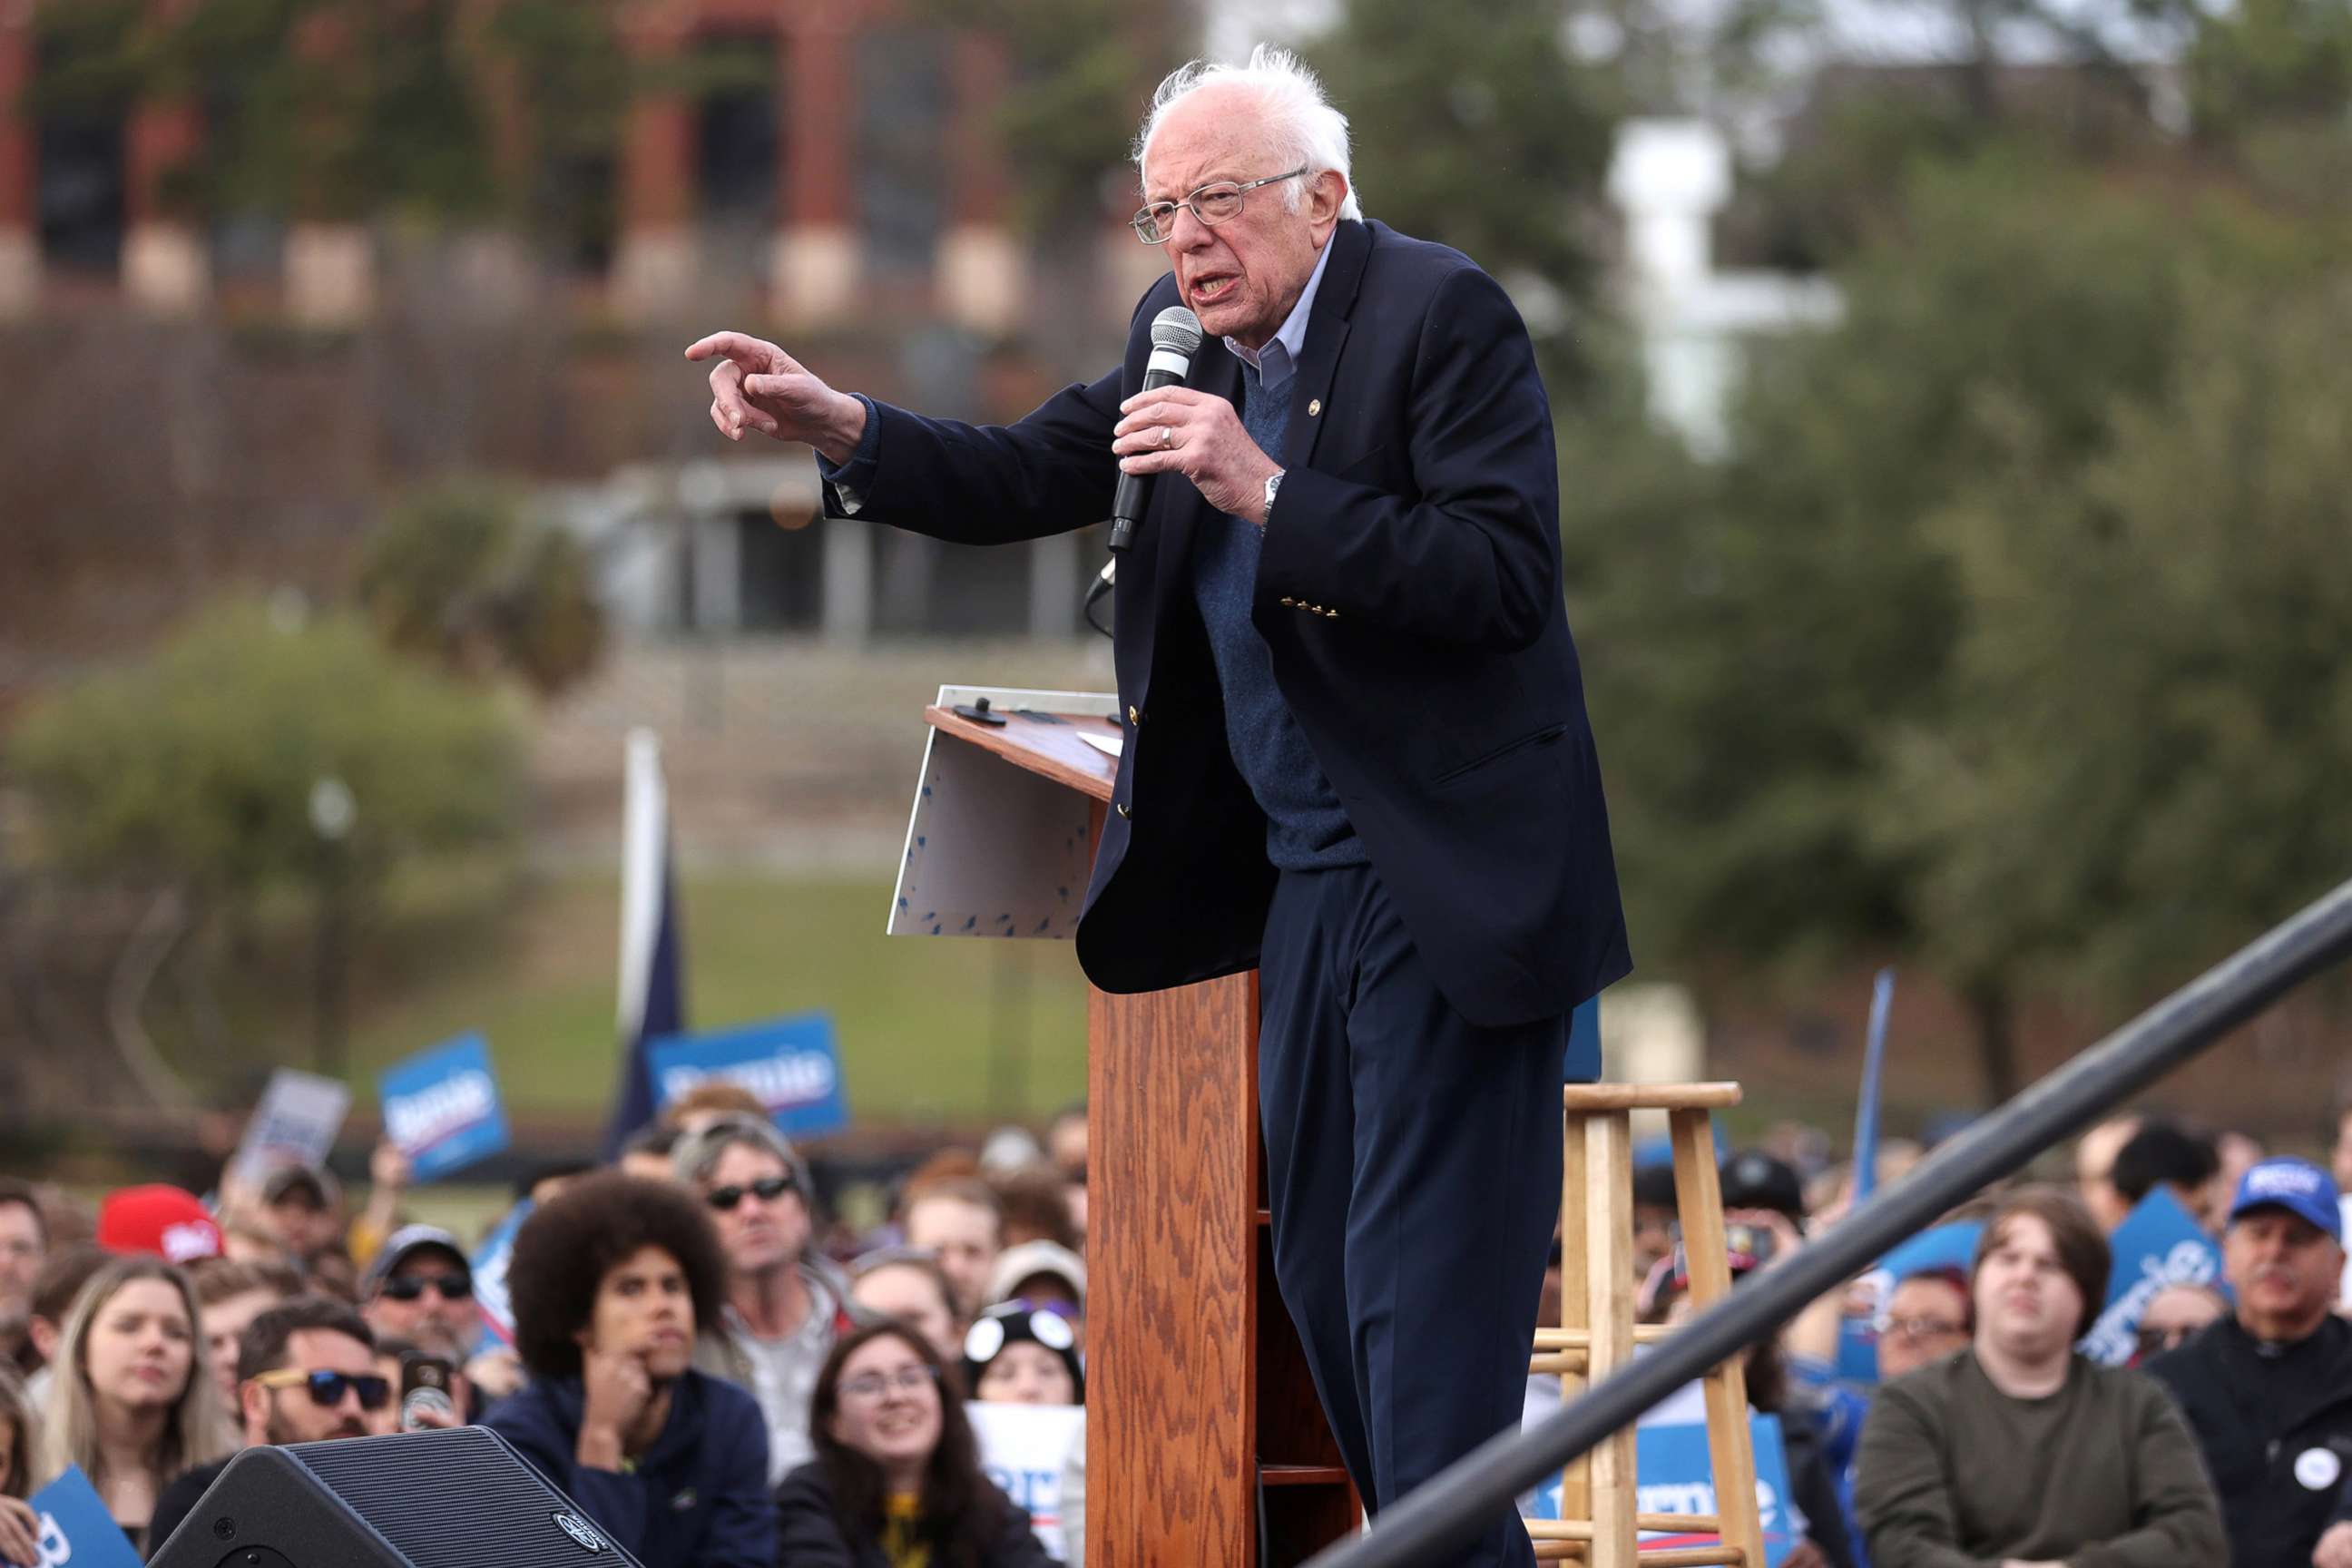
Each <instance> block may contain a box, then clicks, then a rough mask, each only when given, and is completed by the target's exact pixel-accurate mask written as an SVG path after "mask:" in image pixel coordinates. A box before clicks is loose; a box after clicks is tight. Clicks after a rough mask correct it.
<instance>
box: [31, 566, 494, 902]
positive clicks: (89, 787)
mask: <svg viewBox="0 0 2352 1568" xmlns="http://www.w3.org/2000/svg"><path fill="white" fill-rule="evenodd" d="M8 756H9V762H10V763H11V765H12V768H13V770H14V771H15V773H16V775H17V777H18V778H19V779H20V780H21V781H22V783H23V784H24V785H25V788H26V791H27V793H28V795H29V796H30V798H31V799H32V801H33V802H34V804H35V805H36V808H37V815H38V830H37V844H38V846H39V847H40V848H41V850H42V851H43V852H44V853H45V856H46V858H48V859H50V860H51V861H53V862H54V863H56V864H57V865H58V866H59V867H61V868H65V869H68V870H71V871H76V872H80V873H86V874H93V875H105V876H114V877H121V878H124V879H130V880H132V881H134V882H140V883H147V884H150V885H154V884H161V885H165V886H173V885H176V886H179V887H181V888H184V889H186V890H188V891H189V892H190V893H191V894H192V895H193V896H194V898H195V899H196V900H198V902H199V904H200V905H205V906H209V905H213V904H215V903H219V902H230V903H235V902H239V901H243V900H250V899H252V898H254V897H255V896H257V895H258V894H260V893H262V892H264V891H267V890H268V889H271V888H273V887H278V886H283V885H288V884H299V883H303V882H305V881H307V880H308V879H309V878H310V876H311V875H312V873H313V871H314V868H315V867H316V865H317V863H318V858H319V837H318V830H317V829H316V828H315V827H314V826H313V825H312V823H311V819H310V810H311V806H310V801H311V793H312V790H313V789H314V787H315V786H316V785H317V784H319V782H320V781H321V780H323V779H340V780H341V782H342V784H344V786H345V787H346V788H348V789H349V790H350V792H351V795H352V800H353V802H354V803H355V805H356V814H355V816H354V819H353V823H352V828H351V832H350V836H349V837H348V839H347V840H346V842H345V850H346V853H347V858H348V861H349V864H350V866H351V868H352V871H353V872H354V874H355V877H356V879H357V881H358V882H359V885H360V886H361V887H362V888H364V887H365V886H366V885H367V884H368V883H370V882H372V881H373V880H375V879H380V878H381V877H382V876H383V874H384V873H385V872H386V871H387V870H388V869H389V868H390V867H391V866H392V865H393V864H394V861H396V860H401V859H404V858H410V857H416V856H432V855H439V854H446V853H455V852H459V851H482V850H493V851H495V850H499V849H503V848H507V847H511V845H512V844H513V842H514V838H515V835H516V832H517V830H518V828H519V826H520V812H519V808H520V792H521V784H522V774H521V749H520V736H519V732H518V729H517V726H516V723H515V720H514V716H513V715H512V713H511V712H510V711H509V709H508V707H507V706H506V705H505V704H504V703H503V702H502V701H501V700H499V699H498V698H497V697H496V696H494V695H491V694H488V693H483V692H479V691H474V690H469V689H465V688H463V687H459V686H456V685H453V684H451V683H450V682H448V681H446V680H443V679H437V678H436V677H434V676H431V675H428V674H426V673H425V672H423V671H420V670H417V669H415V668H411V667H410V666H409V665H407V664H405V663H404V662H402V661H401V660H399V659H397V658H394V657H393V656H392V655H391V654H390V653H388V652H387V651H386V650H385V649H384V647H383V645H382V644H381V643H380V642H379V641H378V640H377V639H376V637H374V635H373V633H372V632H370V631H369V629H368V628H367V626H365V625H363V624H362V623H361V622H359V621H358V620H356V619H353V618H351V617H347V616H335V617H330V618H325V619H321V620H319V621H316V622H312V623H310V624H307V625H302V626H295V627H293V628H291V629H288V628H287V626H286V625H285V617H283V616H278V617H276V618H273V616H272V615H271V613H270V612H269V610H268V609H267V608H265V607H264V606H262V605H258V604H255V603H250V602H237V603H233V604H229V605H223V606H221V607H219V608H216V609H215V610H214V611H212V612H210V613H208V614H206V615H205V616H201V617H200V618H198V619H197V620H195V621H194V622H193V623H192V624H190V625H189V626H186V627H185V628H184V629H183V630H181V631H180V632H178V633H177V634H176V635H174V636H173V637H171V638H169V639H168V640H167V641H165V642H164V643H163V644H162V645H161V646H160V647H157V648H156V649H155V651H154V652H152V654H150V655H149V656H147V657H146V658H142V659H141V660H140V661H139V662H137V663H135V664H131V665H127V666H124V667H121V668H117V669H113V670H109V671H105V672H102V673H99V674H95V675H92V676H89V677H87V678H85V679H81V680H78V681H76V682H74V683H72V684H71V685H68V686H67V687H64V688H62V689H58V691H56V692H54V693H53V694H51V695H49V696H47V697H46V698H44V699H42V700H40V701H39V702H38V703H37V705H36V706H34V707H33V708H32V709H31V710H29V711H28V712H27V713H26V716H25V717H24V719H23V720H22V721H21V722H20V723H19V724H18V725H17V727H16V733H15V734H14V736H13V737H12V739H11V742H10V744H9V747H8Z"/></svg>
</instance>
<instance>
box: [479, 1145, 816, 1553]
mask: <svg viewBox="0 0 2352 1568" xmlns="http://www.w3.org/2000/svg"><path fill="white" fill-rule="evenodd" d="M726 1289H727V1257H726V1253H725V1252H724V1251H723V1250H722V1249H721V1247H720V1246H719V1237H718V1234H717V1232H715V1231H714V1230H713V1229H712V1228H711V1224H710V1218H709V1210H708V1209H707V1208H706V1207H705V1205H703V1204H702V1202H701V1201H700V1200H699V1199H698V1198H697V1197H696V1196H695V1195H694V1194H691V1193H689V1192H688V1191H687V1190H686V1189H685V1188H683V1187H681V1186H679V1185H677V1184H676V1183H674V1182H655V1181H647V1180H645V1179H644V1178H642V1177H637V1176H629V1175H624V1174H623V1173H620V1172H618V1171H613V1172H607V1173H603V1174H600V1175H594V1176H589V1177H585V1178H583V1180H581V1181H579V1182H577V1183H574V1184H572V1186H570V1187H569V1188H567V1189H566V1190H565V1191H564V1192H563V1194H562V1195H561V1196H559V1197H557V1198H555V1199H553V1200H552V1201H551V1202H549V1203H547V1204H544V1205H541V1206H540V1207H539V1208H537V1209H535V1210H533V1211H532V1213H531V1215H530V1218H529V1219H527V1220H525V1221H524V1222H523V1224H522V1228H521V1229H520V1230H519V1231H518V1232H517V1233H516V1235H515V1242H514V1252H513V1255H512V1258H511V1260H510V1261H509V1264H508V1268H507V1290H508V1295H509V1300H510V1301H511V1303H512V1306H513V1310H514V1321H515V1348H516V1349H517V1350H518V1351H520V1352H521V1354H522V1362H523V1365H524V1366H525V1367H526V1368H528V1369H529V1370H530V1377H531V1381H530V1384H529V1385H528V1386H527V1387H525V1388H524V1389H523V1390H522V1391H521V1392H520V1393H519V1394H514V1395H512V1396H511V1397H509V1398H508V1399H505V1400H503V1401H501V1402H500V1403H499V1404H498V1405H495V1406H493V1407H492V1408H491V1410H490V1413H489V1415H488V1418H487V1419H486V1420H485V1421H484V1423H483V1425H485V1426H488V1427H489V1428H490V1429H491V1430H492V1431H494V1432H496V1433H498V1434H499V1436H502V1437H504V1438H506V1440H507V1441H508V1442H509V1443H512V1444H513V1445H514V1446H515V1447H516V1448H518V1449H519V1450H520V1451H521V1453H522V1456H523V1458H526V1459H529V1460H530V1462H531V1464H532V1466H533V1467H535V1468H537V1469H538V1470H539V1472H540V1473H541V1475H543V1476H545V1477H546V1478H547V1479H549V1480H550V1481H551V1482H552V1483H553V1484H554V1485H555V1487H556V1488H557V1489H559V1490H561V1491H562V1492H563V1493H565V1494H566V1495H567V1496H569V1497H570V1498H571V1499H572V1500H573V1501H574V1502H576V1503H578V1504H579V1505H580V1507H581V1510H583V1512H585V1513H586V1514H587V1515H588V1517H589V1518H590V1520H592V1521H594V1523H595V1524H596V1526H597V1528H599V1529H600V1530H602V1531H604V1533H605V1534H607V1535H608V1536H610V1537H612V1539H613V1541H614V1543H615V1544H617V1545H619V1546H621V1547H623V1548H624V1549H625V1550H626V1551H627V1552H629V1553H630V1554H631V1555H632V1556H634V1557H635V1558H636V1560H637V1561H638V1562H640V1563H644V1564H645V1565H646V1568H774V1563H775V1562H776V1528H775V1506H774V1504H773V1502H772V1500H770V1498H769V1495H768V1432H767V1426H766V1424H765V1422H764V1421H762V1419H761V1415H760V1406H759V1404H758V1402H757V1401H755V1400H753V1399H752V1397H751V1395H750V1394H746V1393H745V1392H743V1390H741V1389H740V1388H738V1387H736V1386H735V1385H734V1384H730V1383H726V1382H722V1381H721V1380H719V1379H718V1378H715V1377H711V1376H709V1375H707V1374H705V1373H699V1372H697V1371H695V1370H694V1368H693V1365H692V1363H693V1360H694V1346H695V1341H696V1339H697V1338H698V1336H699V1335H702V1334H707V1333H709V1332H710V1331H712V1330H713V1329H714V1328H716V1327H717V1325H718V1322H719V1306H720V1303H721V1302H722V1301H723V1300H724V1299H725V1294H726Z"/></svg>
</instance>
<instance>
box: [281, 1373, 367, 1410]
mask: <svg viewBox="0 0 2352 1568" xmlns="http://www.w3.org/2000/svg"><path fill="white" fill-rule="evenodd" d="M253 1381H254V1382H256V1383H257V1384H261V1386H262V1387H264V1388H302V1389H307V1390H309V1391H310V1403H311V1404H313V1405H317V1406H318V1407H319V1408H320V1409H321V1410H332V1409H333V1408H334V1407H335V1406H336V1405H341V1403H342V1402H343V1395H344V1394H358V1395H359V1396H360V1408H361V1409H362V1410H381V1409H383V1407H384V1406H385V1405H388V1404H390V1403H391V1402H392V1384H390V1383H389V1382H387V1381H386V1380H385V1379H383V1378H381V1377H378V1376H376V1375H375V1374H374V1373H364V1372H363V1373H357V1374H356V1375H354V1374H353V1373H347V1372H304V1371H303V1370H302V1369H301V1368H299V1367H292V1366H288V1367H280V1368H278V1370H277V1371H275V1372H265V1373H259V1374H258V1375H257V1376H256V1377H255V1378H254V1380H253Z"/></svg>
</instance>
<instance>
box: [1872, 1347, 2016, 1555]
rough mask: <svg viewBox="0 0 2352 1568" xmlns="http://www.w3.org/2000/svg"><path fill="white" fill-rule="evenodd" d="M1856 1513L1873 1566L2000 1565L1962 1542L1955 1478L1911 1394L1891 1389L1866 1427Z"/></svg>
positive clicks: (1880, 1393)
mask: <svg viewBox="0 0 2352 1568" xmlns="http://www.w3.org/2000/svg"><path fill="white" fill-rule="evenodd" d="M1853 1510H1854V1512H1855V1514H1856V1515H1857V1516H1859V1517H1860V1519H1861V1520H1862V1528H1863V1533H1864V1536H1865V1537H1866V1538H1867V1543H1866V1551H1867V1553H1868V1555H1869V1558H1870V1562H1871V1568H1996V1564H1994V1563H1992V1562H1990V1560H1988V1559H1986V1558H1981V1557H1971V1556H1969V1554H1968V1553H1967V1552H1963V1551H1961V1550H1960V1549H1959V1547H1958V1544H1956V1542H1955V1537H1956V1536H1957V1535H1958V1524H1957V1522H1956V1521H1954V1519H1953V1516H1952V1492H1951V1482H1950V1479H1949V1478H1948V1477H1947V1476H1946V1475H1945V1474H1944V1459H1943V1452H1942V1446H1941V1445H1940V1444H1939V1443H1937V1440H1936V1436H1935V1430H1934V1423H1933V1422H1932V1421H1931V1420H1930V1419H1929V1418H1928V1417H1927V1415H1926V1413H1925V1412H1923V1411H1922V1410H1921V1409H1920V1408H1919V1406H1918V1405H1917V1404H1916V1401H1915V1396H1914V1395H1913V1394H1911V1393H1910V1391H1908V1390H1906V1389H1903V1388H1898V1387H1895V1386H1892V1385H1890V1386H1888V1387H1885V1388H1882V1389H1880V1390H1879V1391H1878V1402H1877V1404H1875V1405H1873V1406H1872V1407H1871V1412H1870V1418H1869V1419H1868V1420H1867V1421H1865V1422H1864V1424H1863V1428H1862V1449H1861V1453H1860V1455H1859V1457H1858V1458H1857V1460H1856V1471H1855V1476H1854V1483H1853Z"/></svg>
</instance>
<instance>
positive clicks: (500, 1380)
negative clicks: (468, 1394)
mask: <svg viewBox="0 0 2352 1568" xmlns="http://www.w3.org/2000/svg"><path fill="white" fill-rule="evenodd" d="M466 1383H467V1386H469V1387H471V1388H472V1389H473V1391H474V1393H475V1394H476V1395H477V1396H478V1397H479V1398H480V1400H481V1401H482V1403H483V1405H485V1406H487V1405H495V1404H497V1403H498V1402H499V1400H501V1399H504V1398H505V1397H506V1396H507V1395H509V1394H512V1393H513V1392H514V1391H515V1390H516V1389H518V1388H520V1387H521V1386H522V1384H523V1374H522V1358H521V1357H520V1356H519V1355H517V1354H515V1352H513V1350H512V1349H510V1348H509V1347H508V1346H505V1345H500V1346H499V1347H497V1348H496V1349H494V1350H487V1351H484V1352H482V1353H481V1354H479V1355H478V1356H476V1357H474V1359H473V1360H471V1361H469V1362H467V1363H466Z"/></svg>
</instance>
